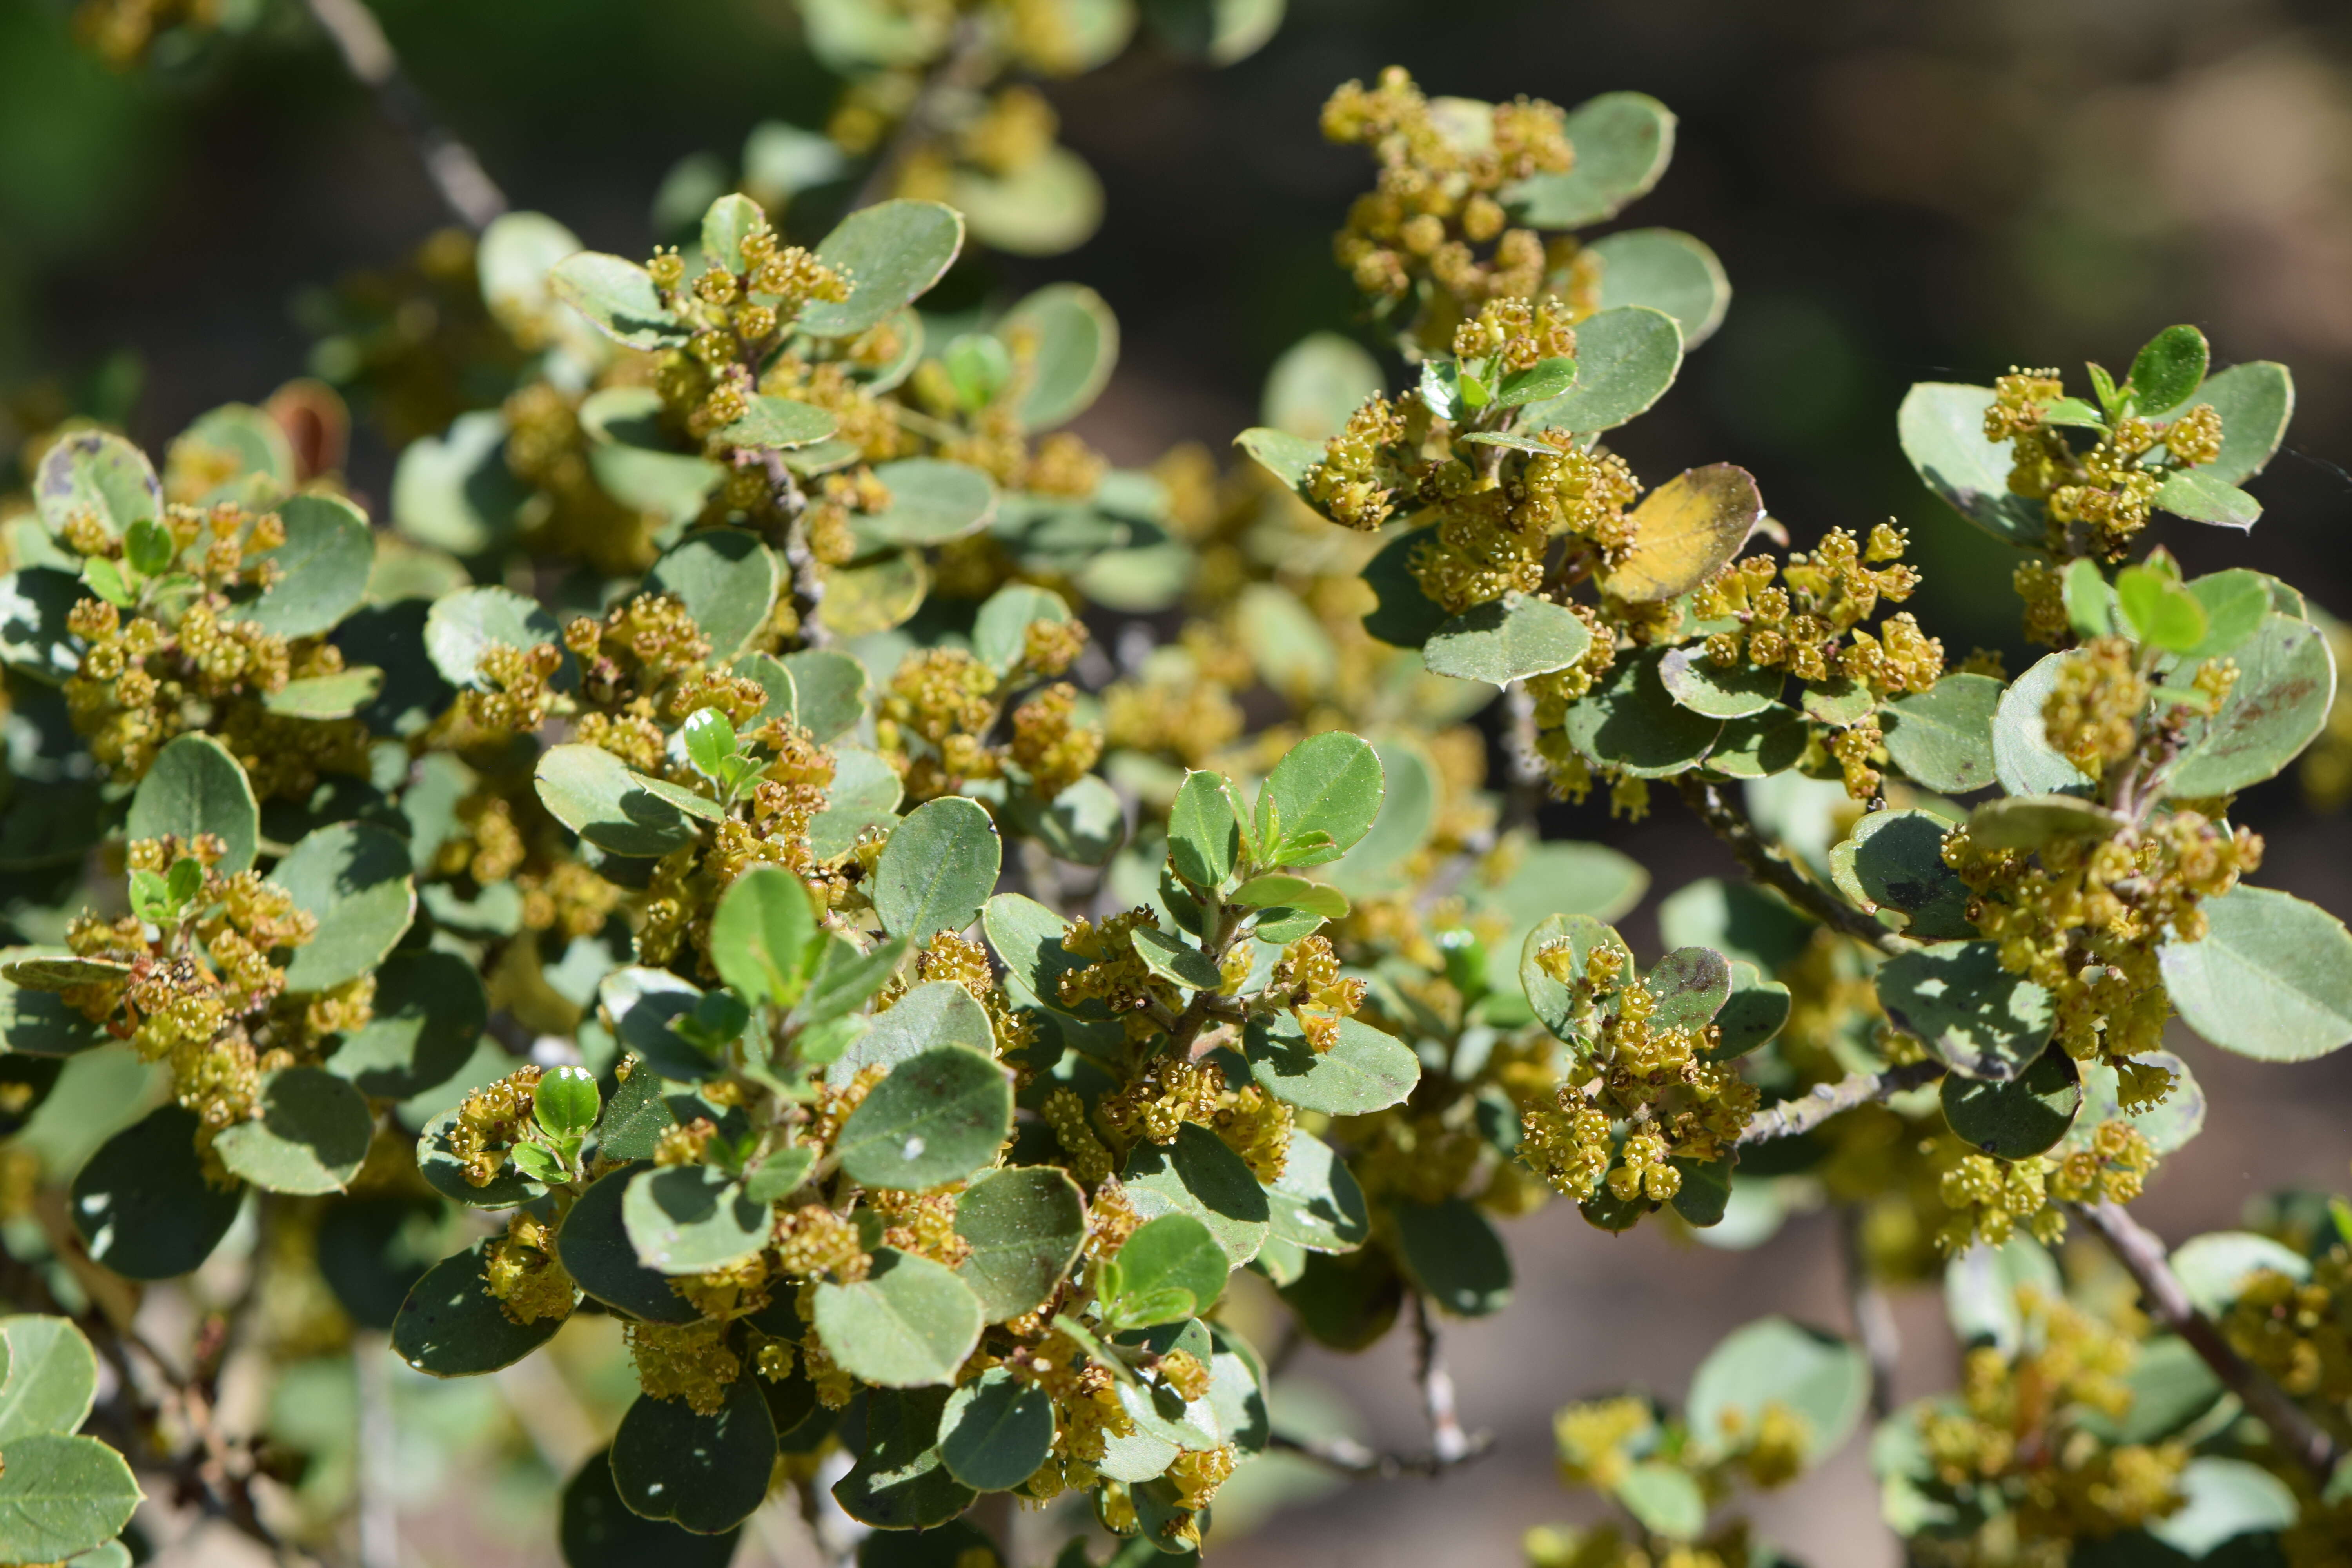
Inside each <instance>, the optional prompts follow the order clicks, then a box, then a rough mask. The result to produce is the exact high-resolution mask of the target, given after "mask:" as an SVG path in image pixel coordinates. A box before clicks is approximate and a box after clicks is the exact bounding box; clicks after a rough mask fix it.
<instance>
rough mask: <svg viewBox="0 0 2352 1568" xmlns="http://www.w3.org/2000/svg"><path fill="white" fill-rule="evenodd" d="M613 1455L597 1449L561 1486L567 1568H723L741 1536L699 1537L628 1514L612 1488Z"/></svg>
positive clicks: (559, 1527) (559, 1529) (560, 1526)
mask: <svg viewBox="0 0 2352 1568" xmlns="http://www.w3.org/2000/svg"><path fill="white" fill-rule="evenodd" d="M612 1454H613V1451H612V1449H610V1448H599V1449H598V1450H596V1452H594V1453H593V1454H591V1455H589V1456H588V1458H586V1459H585V1460H583V1462H582V1463H581V1466H580V1468H579V1470H578V1471H577V1472H576V1473H574V1474H573V1476H572V1479H571V1480H570V1481H568V1482H566V1483H565V1485H564V1488H563V1498H562V1503H561V1505H560V1506H559V1510H558V1517H557V1521H556V1540H557V1542H558V1544H559V1545H560V1546H561V1547H562V1552H563V1561H564V1562H565V1563H566V1564H568V1565H569V1568H635V1565H637V1564H640V1563H652V1562H657V1563H663V1564H664V1565H665V1568H727V1564H728V1562H729V1560H730V1558H732V1557H733V1556H734V1555H735V1543H736V1540H737V1538H738V1536H739V1535H740V1531H733V1530H730V1531H726V1532H724V1533H723V1534H719V1535H697V1534H695V1533H693V1532H692V1531H687V1530H681V1529H679V1528H678V1527H677V1525H675V1524H672V1523H671V1522H670V1521H667V1520H661V1519H644V1518H640V1517H639V1516H638V1515H636V1514H635V1513H632V1512H631V1511H630V1510H629V1509H628V1507H627V1505H626V1504H625V1503H623V1502H622V1500H621V1493H620V1489H619V1488H617V1487H616V1486H614V1483H613V1461H612Z"/></svg>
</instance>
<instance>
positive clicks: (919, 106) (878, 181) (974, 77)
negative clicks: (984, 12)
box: [849, 17, 989, 212]
mask: <svg viewBox="0 0 2352 1568" xmlns="http://www.w3.org/2000/svg"><path fill="white" fill-rule="evenodd" d="M987 46H988V36H987V32H986V30H985V29H984V28H982V27H980V26H977V25H975V24H974V23H973V22H972V21H971V19H970V18H969V17H967V18H966V19H965V20H963V21H961V22H959V23H958V24H956V33H955V42H954V43H953V44H952V45H950V47H949V49H948V54H947V58H945V59H943V60H941V61H940V63H939V65H938V66H937V67H936V68H934V69H933V70H932V72H931V74H930V76H929V78H928V79H926V80H925V81H924V83H923V86H922V90H921V91H919V92H918V93H917V94H916V95H915V101H914V102H912V103H910V104H908V106H907V112H906V114H905V115H904V116H903V117H902V118H901V119H900V120H899V121H898V127H897V129H895V130H893V131H892V132H890V140H889V141H887V142H884V143H883V145H882V151H881V152H880V153H877V154H876V155H875V159H874V163H873V166H872V167H871V168H868V169H867V170H866V178H864V179H863V180H860V181H859V182H858V184H857V194H856V195H854V196H852V197H851V198H850V199H849V210H850V211H852V212H856V210H857V209H858V208H859V207H862V206H867V205H872V204H873V203H875V202H878V201H880V200H881V199H882V198H883V197H884V196H885V195H887V194H888V193H889V189H890V182H891V180H892V178H893V177H894V176H895V175H896V174H898V168H899V166H900V165H901V164H903V163H906V161H907V160H908V157H909V156H911V155H912V154H913V153H914V151H915V148H916V146H917V144H918V143H919V142H921V141H922V140H923V138H924V137H926V136H928V135H929V134H930V133H931V132H932V130H933V129H934V127H933V126H932V124H931V121H932V120H933V119H934V118H935V117H936V116H937V115H938V114H939V111H940V104H941V103H943V102H944V101H946V100H947V99H949V98H950V97H951V96H953V95H954V94H956V93H960V92H969V91H971V90H973V89H977V88H978V87H979V86H980V85H981V83H982V81H984V80H986V79H987V77H988V64H989V59H988V47H987Z"/></svg>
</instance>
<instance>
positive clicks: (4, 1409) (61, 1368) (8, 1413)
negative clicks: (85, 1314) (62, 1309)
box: [0, 1314, 98, 1448]
mask: <svg viewBox="0 0 2352 1568" xmlns="http://www.w3.org/2000/svg"><path fill="white" fill-rule="evenodd" d="M0 1339H5V1344H6V1349H7V1354H6V1356H5V1369H6V1373H7V1381H6V1382H5V1384H0V1444H6V1445H7V1446H8V1447H9V1448H14V1447H15V1446H16V1444H17V1443H18V1442H19V1441H21V1440H22V1439H24V1438H26V1437H30V1436H34V1435H35V1434H37V1433H42V1432H72V1431H75V1430H77V1429H78V1428H79V1426H81V1424H82V1423H83V1422H84V1421H86V1420H88V1419H89V1408H90V1405H91V1404H92V1403H93V1402H95V1401H96V1399H97V1397H98V1356H97V1353H96V1352H93V1351H92V1350H91V1349H90V1348H89V1341H88V1340H86V1339H84V1338H82V1333H81V1331H80V1330H79V1329H78V1328H76V1327H74V1325H73V1322H72V1321H71V1320H69V1319H66V1318H47V1317H37V1316H33V1315H30V1314H26V1315H24V1316H20V1317H10V1318H0Z"/></svg>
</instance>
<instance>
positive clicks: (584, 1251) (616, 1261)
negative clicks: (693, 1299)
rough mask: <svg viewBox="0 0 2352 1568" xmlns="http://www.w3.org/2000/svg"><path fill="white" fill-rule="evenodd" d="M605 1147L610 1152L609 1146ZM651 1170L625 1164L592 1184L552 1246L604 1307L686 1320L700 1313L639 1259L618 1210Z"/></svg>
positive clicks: (655, 1319)
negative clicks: (634, 1183) (631, 1187)
mask: <svg viewBox="0 0 2352 1568" xmlns="http://www.w3.org/2000/svg"><path fill="white" fill-rule="evenodd" d="M645 1076H646V1077H647V1078H649V1079H650V1078H651V1077H652V1076H653V1075H652V1074H651V1073H647V1074H646V1075H645ZM656 1103H659V1101H658V1100H656ZM605 1152H606V1154H607V1155H608V1156H609V1155H610V1153H611V1150H610V1148H609V1146H608V1147H607V1149H606V1150H605ZM670 1168H671V1169H675V1170H692V1169H696V1168H697V1167H693V1166H685V1165H679V1166H673V1167H670ZM650 1170H651V1167H649V1166H646V1165H645V1164H642V1163H636V1164H628V1165H624V1166H622V1167H620V1168H619V1169H618V1170H615V1171H612V1172H609V1173H606V1174H604V1175H602V1176H599V1177H597V1178H596V1179H595V1180H594V1181H593V1182H592V1183H590V1184H588V1186H587V1188H586V1190H584V1191H583V1192H582V1193H581V1194H580V1196H579V1198H578V1199H577V1200H576V1201H575V1202H574V1203H573V1204H572V1210H571V1212H570V1213H569V1214H566V1215H564V1216H563V1228H562V1230H561V1231H559V1232H558V1233H557V1234H556V1238H555V1248H556V1251H557V1253H558V1254H559V1255H561V1257H562V1260H563V1267H564V1270H565V1271H566V1272H567V1273H569V1274H570V1275H571V1276H572V1279H574V1280H575V1281H577V1282H578V1284H579V1286H580V1289H583V1290H584V1291H586V1292H587V1293H588V1294H589V1295H591V1296H593V1297H595V1298H596V1300H599V1301H602V1302H604V1304H605V1305H606V1306H608V1307H612V1308H615V1309H617V1310H620V1311H624V1312H626V1313H629V1314H630V1315H631V1316H633V1317H637V1318H643V1319H646V1320H647V1321H651V1322H656V1323H690V1322H693V1321H695V1320H696V1319H697V1318H698V1316H699V1315H700V1314H699V1313H698V1311H697V1310H696V1309H695V1308H694V1306H693V1305H692V1304H691V1303H689V1302H688V1300H686V1298H685V1297H683V1296H681V1295H679V1294H678V1293H677V1291H676V1290H674V1289H671V1288H670V1282H669V1277H668V1276H667V1275H666V1274H664V1273H662V1272H661V1271H660V1270H659V1269H656V1268H649V1267H648V1266H646V1264H645V1263H643V1262H640V1261H639V1260H638V1258H637V1248H636V1244H635V1242H633V1241H631V1240H630V1239H629V1233H628V1229H627V1225H626V1222H625V1219H624V1218H623V1215H622V1206H623V1204H624V1202H625V1196H626V1194H627V1192H628V1189H629V1184H630V1183H631V1182H632V1181H633V1180H635V1178H636V1177H638V1176H640V1175H643V1174H646V1173H648V1172H649V1171H650Z"/></svg>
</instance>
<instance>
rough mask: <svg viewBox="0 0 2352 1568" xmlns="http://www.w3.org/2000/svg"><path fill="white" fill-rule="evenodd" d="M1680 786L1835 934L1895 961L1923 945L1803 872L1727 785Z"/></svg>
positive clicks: (1734, 845) (1780, 888) (1727, 837)
mask: <svg viewBox="0 0 2352 1568" xmlns="http://www.w3.org/2000/svg"><path fill="white" fill-rule="evenodd" d="M1675 784H1676V785H1677V786H1679V787H1680V789H1681V790H1682V792H1683V798H1684V799H1685V800H1686V801H1688V802H1689V803H1690V807H1691V809H1692V810H1693V811H1695V812H1696V813H1698V816H1699V820H1700V821H1702V822H1704V823H1706V825H1707V826H1708V827H1709V828H1711V829H1713V830H1714V833H1715V836H1716V837H1717V838H1720V839H1722V840H1723V842H1724V843H1725V844H1726V845H1727V846H1729V847H1730V849H1731V852H1732V853H1733V854H1734V855H1736V856H1738V858H1739V863H1740V865H1741V866H1742V867H1744V868H1746V869H1747V871H1748V875H1749V876H1751V877H1753V878H1755V879H1756V880H1758V881H1759V882H1761V883H1763V884H1764V885H1765V886H1766V887H1768V888H1770V889H1772V890H1773V891H1775V892H1777V893H1779V894H1780V895H1781V896H1782V897H1783V898H1785V899H1787V900H1789V901H1790V903H1792V904H1794V905H1796V906H1797V908H1798V910H1801V912H1803V913H1805V914H1808V915H1811V917H1812V918H1813V919H1815V920H1817V921H1821V922H1822V924H1823V925H1825V926H1827V927H1829V928H1830V929H1831V930H1832V931H1838V932H1840V933H1842V934H1843V935H1846V936H1850V937H1852V938H1853V940H1854V941H1856V942H1862V943H1864V945H1866V946H1870V947H1874V948H1876V949H1877V950H1878V951H1879V952H1883V953H1885V954H1887V955H1888V956H1889V957H1892V956H1894V955H1895V954H1897V953H1904V952H1912V951H1913V950H1915V949H1916V948H1917V947H1918V945H1919V944H1918V943H1917V942H1913V941H1912V940H1911V939H1910V938H1908V937H1904V936H1897V935H1896V934H1895V932H1893V931H1888V930H1887V929H1886V928H1885V926H1882V925H1880V924H1879V923H1878V922H1877V921H1874V920H1872V919H1871V918H1870V917H1869V916H1867V915H1865V914H1864V913H1863V912H1862V911H1861V910H1857V909H1854V908H1853V907H1852V906H1850V905H1848V904H1847V903H1846V902H1845V900H1843V899H1840V898H1839V897H1838V896H1837V895H1836V894H1834V893H1832V892H1831V891H1830V890H1829V889H1826V888H1824V887H1822V885H1821V884H1820V883H1819V882H1816V881H1814V880H1813V879H1812V878H1811V877H1810V876H1808V875H1806V873H1805V871H1804V870H1803V868H1801V867H1799V866H1798V865H1797V864H1796V862H1794V861H1792V860H1790V858H1789V857H1788V856H1787V854H1786V853H1785V852H1783V851H1782V850H1781V849H1780V847H1779V846H1778V845H1775V844H1772V843H1770V842H1769V841H1768V840H1767V839H1766V838H1765V837H1764V836H1763V835H1762V834H1760V833H1759V832H1757V831H1756V825H1755V824H1754V823H1753V822H1750V821H1749V820H1748V814H1747V813H1746V812H1744V811H1742V810H1740V809H1739V807H1738V806H1736V805H1732V804H1731V802H1730V801H1728V800H1727V799H1726V798H1725V797H1724V794H1723V791H1722V788H1721V786H1719V785H1717V784H1709V783H1708V782H1707V781H1706V780H1705V779H1702V778H1700V777H1699V776H1698V775H1697V774H1696V773H1683V774H1681V775H1680V776H1679V777H1677V778H1676V779H1675ZM1937 1070H1938V1071H1940V1070H1942V1069H1941V1068H1938V1069H1937ZM1808 1125H1811V1123H1808Z"/></svg>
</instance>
